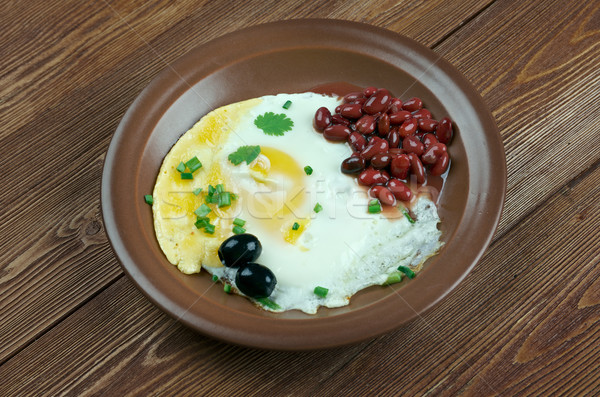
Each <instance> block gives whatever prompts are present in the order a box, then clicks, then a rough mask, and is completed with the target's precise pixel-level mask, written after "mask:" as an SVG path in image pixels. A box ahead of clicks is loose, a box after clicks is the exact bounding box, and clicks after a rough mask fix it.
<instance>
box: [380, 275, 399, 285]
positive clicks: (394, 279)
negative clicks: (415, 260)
mask: <svg viewBox="0 0 600 397" xmlns="http://www.w3.org/2000/svg"><path fill="white" fill-rule="evenodd" d="M400 281H402V273H401V272H394V273H392V274H390V275H388V278H387V280H385V283H383V285H390V284H396V283H399V282H400Z"/></svg>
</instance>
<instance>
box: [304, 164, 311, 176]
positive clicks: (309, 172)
mask: <svg viewBox="0 0 600 397" xmlns="http://www.w3.org/2000/svg"><path fill="white" fill-rule="evenodd" d="M304 172H306V175H312V173H313V169H312V167H311V166H310V165H307V166H306V167H304Z"/></svg>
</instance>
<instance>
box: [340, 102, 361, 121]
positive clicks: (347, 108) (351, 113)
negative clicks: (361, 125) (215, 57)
mask: <svg viewBox="0 0 600 397" xmlns="http://www.w3.org/2000/svg"><path fill="white" fill-rule="evenodd" d="M338 113H339V114H341V115H342V116H344V117H345V118H347V119H357V118H359V117H360V116H362V105H361V104H360V103H347V104H345V105H342V107H341V108H340V111H339V112H338Z"/></svg>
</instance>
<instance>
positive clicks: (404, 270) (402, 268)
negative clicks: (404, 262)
mask: <svg viewBox="0 0 600 397" xmlns="http://www.w3.org/2000/svg"><path fill="white" fill-rule="evenodd" d="M398 270H400V271H401V272H402V273H404V274H406V277H408V278H415V272H413V271H412V270H410V269H409V268H408V267H406V266H398Z"/></svg>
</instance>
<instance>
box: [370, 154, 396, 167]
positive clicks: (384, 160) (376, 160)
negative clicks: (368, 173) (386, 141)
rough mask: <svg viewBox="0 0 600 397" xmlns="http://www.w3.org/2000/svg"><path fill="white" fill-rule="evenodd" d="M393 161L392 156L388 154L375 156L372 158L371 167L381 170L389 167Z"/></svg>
mask: <svg viewBox="0 0 600 397" xmlns="http://www.w3.org/2000/svg"><path fill="white" fill-rule="evenodd" d="M391 160H392V156H390V155H389V154H388V153H377V154H376V155H375V156H373V157H371V166H372V167H373V168H376V169H378V170H379V169H382V168H385V167H387V166H388V164H389V163H390V161H391Z"/></svg>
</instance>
